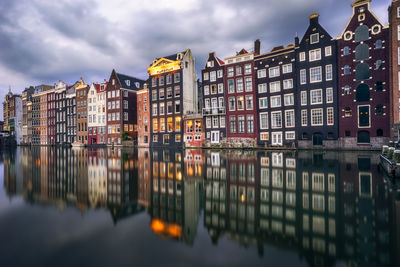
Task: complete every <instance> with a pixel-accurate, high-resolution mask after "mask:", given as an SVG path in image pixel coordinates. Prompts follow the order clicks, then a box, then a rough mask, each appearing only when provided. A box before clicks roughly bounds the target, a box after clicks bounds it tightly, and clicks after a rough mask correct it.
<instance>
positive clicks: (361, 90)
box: [356, 83, 370, 102]
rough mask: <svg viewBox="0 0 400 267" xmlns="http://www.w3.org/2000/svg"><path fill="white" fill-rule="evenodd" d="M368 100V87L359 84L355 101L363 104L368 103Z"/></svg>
mask: <svg viewBox="0 0 400 267" xmlns="http://www.w3.org/2000/svg"><path fill="white" fill-rule="evenodd" d="M369 98H370V90H369V86H368V85H367V84H365V83H362V84H359V85H358V86H357V89H356V101H357V102H365V101H369Z"/></svg>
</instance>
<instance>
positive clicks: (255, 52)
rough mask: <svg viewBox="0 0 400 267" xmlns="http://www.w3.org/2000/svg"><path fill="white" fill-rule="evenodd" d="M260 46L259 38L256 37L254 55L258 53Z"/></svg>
mask: <svg viewBox="0 0 400 267" xmlns="http://www.w3.org/2000/svg"><path fill="white" fill-rule="evenodd" d="M260 48H261V42H260V40H259V39H257V40H256V41H255V42H254V55H255V56H258V55H260Z"/></svg>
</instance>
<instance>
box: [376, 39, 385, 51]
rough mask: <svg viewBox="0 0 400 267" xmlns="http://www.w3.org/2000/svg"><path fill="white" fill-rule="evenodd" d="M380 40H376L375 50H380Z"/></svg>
mask: <svg viewBox="0 0 400 267" xmlns="http://www.w3.org/2000/svg"><path fill="white" fill-rule="evenodd" d="M382 46H383V45H382V40H376V42H375V49H382Z"/></svg>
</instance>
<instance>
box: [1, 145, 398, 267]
mask: <svg viewBox="0 0 400 267" xmlns="http://www.w3.org/2000/svg"><path fill="white" fill-rule="evenodd" d="M2 157H3V161H4V188H5V191H6V194H7V196H8V197H9V198H10V199H11V200H12V199H13V198H14V197H19V196H23V199H24V200H25V201H26V202H28V203H32V204H35V205H36V204H37V205H51V206H56V207H58V208H59V209H60V210H61V211H62V210H64V209H65V208H66V207H67V206H73V207H76V209H78V210H79V211H80V212H81V213H82V214H83V216H85V214H86V213H87V212H88V211H89V210H106V211H108V212H109V213H110V217H111V218H112V221H113V223H114V224H118V223H119V221H121V220H123V219H124V218H128V217H132V216H135V214H140V213H145V214H148V216H149V217H150V223H149V226H148V227H149V228H150V229H151V231H152V232H153V233H154V234H155V235H157V236H158V237H159V238H161V239H170V240H177V241H180V242H182V243H184V244H186V245H188V246H193V245H194V244H195V241H196V238H198V237H197V236H196V235H198V234H199V231H198V230H199V229H198V227H203V228H204V229H206V233H207V234H208V238H209V239H210V241H211V242H212V243H213V244H214V245H215V249H218V247H219V242H220V241H221V240H223V239H224V238H227V239H228V240H229V242H233V243H236V244H239V245H240V246H243V247H245V248H248V250H250V251H251V250H256V251H257V253H258V255H259V256H260V257H266V256H265V255H264V254H265V253H266V252H265V250H266V249H267V248H268V247H270V246H273V247H276V248H279V249H283V250H287V251H292V252H295V253H297V254H298V256H299V262H300V261H302V262H307V264H308V265H310V266H333V265H335V264H336V263H339V262H340V263H343V264H345V265H350V266H353V265H359V266H366V265H372V266H399V264H400V258H399V257H400V256H399V253H398V251H399V249H400V229H399V226H398V225H399V223H400V201H399V197H398V195H396V190H395V188H394V186H392V184H391V181H390V180H386V179H384V178H383V174H382V173H381V171H380V170H379V167H378V157H377V155H376V154H370V153H333V152H330V153H311V152H298V153H293V152H290V153H289V152H255V151H214V150H172V149H171V150H168V149H166V150H155V149H152V150H149V149H139V150H138V151H128V150H124V149H114V150H112V149H98V150H94V149H93V150H92V149H88V150H86V149H78V150H75V149H62V148H59V149H56V148H48V147H42V148H37V147H36V148H32V149H28V148H20V149H17V150H16V151H14V152H4V153H3V155H2ZM199 225H203V226H199ZM117 227H118V225H117Z"/></svg>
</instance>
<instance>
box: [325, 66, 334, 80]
mask: <svg viewBox="0 0 400 267" xmlns="http://www.w3.org/2000/svg"><path fill="white" fill-rule="evenodd" d="M328 74H330V77H328ZM325 80H326V81H332V80H333V66H332V65H326V66H325Z"/></svg>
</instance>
